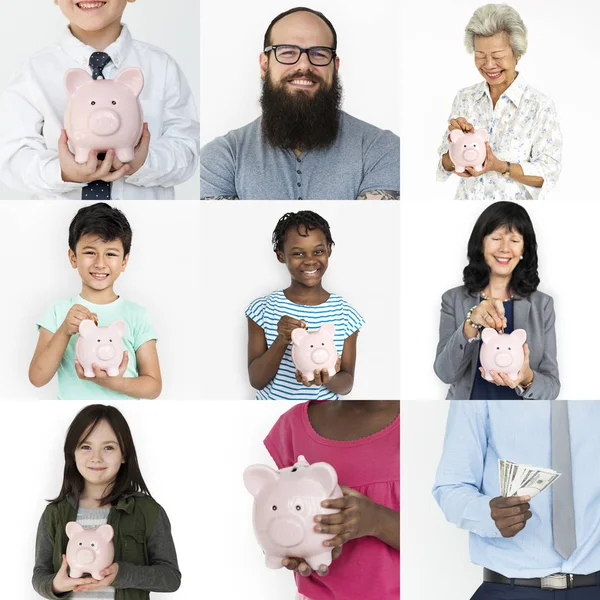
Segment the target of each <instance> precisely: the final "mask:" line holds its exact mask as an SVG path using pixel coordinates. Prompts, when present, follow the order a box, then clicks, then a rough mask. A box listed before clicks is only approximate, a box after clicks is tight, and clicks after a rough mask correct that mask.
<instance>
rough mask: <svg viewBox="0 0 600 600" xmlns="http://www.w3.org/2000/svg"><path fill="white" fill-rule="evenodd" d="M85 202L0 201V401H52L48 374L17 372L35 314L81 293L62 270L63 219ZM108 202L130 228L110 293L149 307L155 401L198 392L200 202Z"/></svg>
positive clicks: (70, 273)
mask: <svg viewBox="0 0 600 600" xmlns="http://www.w3.org/2000/svg"><path fill="white" fill-rule="evenodd" d="M85 204H88V205H89V204H92V202H73V201H71V200H64V201H56V202H48V201H44V200H38V201H27V202H19V201H3V202H0V256H3V257H4V258H5V261H4V266H3V269H2V271H3V281H4V286H3V289H4V292H3V293H2V294H1V295H0V315H2V321H3V324H2V330H3V343H2V344H0V365H2V366H3V367H0V370H1V372H2V385H1V386H0V398H6V399H17V398H47V399H51V398H56V392H57V389H58V386H57V383H56V378H54V379H53V380H52V381H51V382H50V383H49V384H48V385H46V386H45V387H43V388H39V389H38V388H35V387H34V386H33V385H31V384H30V383H29V379H28V376H27V373H28V370H29V362H30V361H31V357H32V356H33V351H34V349H35V346H36V344H37V339H38V332H37V328H36V322H37V320H38V319H40V318H41V316H42V314H43V313H44V311H45V310H46V308H47V307H49V306H50V305H52V303H53V302H54V301H56V300H57V299H60V298H72V297H74V296H76V295H77V294H79V293H80V291H81V278H80V277H79V274H78V272H77V270H76V269H73V268H71V265H70V263H69V260H68V256H67V251H68V248H69V246H68V230H69V223H70V222H71V219H72V218H73V217H74V216H75V213H76V212H77V210H78V209H79V208H81V207H83V206H84V205H85ZM111 205H112V206H116V207H117V208H119V209H120V210H122V211H123V212H124V213H125V216H126V217H127V219H128V220H129V223H130V225H131V228H132V229H133V243H132V246H131V256H130V260H129V264H128V265H127V269H126V270H125V272H124V273H122V274H121V276H120V277H119V279H118V280H117V281H116V283H115V291H116V293H117V294H119V295H122V296H123V297H124V298H126V299H127V300H130V301H132V302H135V303H137V304H140V305H141V306H143V307H145V308H147V309H148V311H149V313H150V318H151V319H152V322H153V324H154V327H155V330H156V332H157V335H158V356H159V359H160V366H161V370H162V375H163V391H162V395H161V397H162V398H168V399H170V400H173V399H195V398H198V393H199V389H200V387H201V384H200V383H199V380H198V358H199V354H200V350H199V348H198V344H199V340H202V339H203V335H202V322H201V320H200V319H198V318H197V314H198V313H197V309H198V303H199V299H200V297H201V296H202V295H206V290H205V286H204V283H203V281H202V280H201V277H200V273H201V268H200V262H199V257H200V256H203V255H202V254H201V252H200V249H199V240H198V224H199V222H200V202H189V201H185V200H180V201H167V200H165V201H157V200H152V201H146V202H111ZM9 257H11V259H10V260H9ZM203 258H204V259H206V258H207V257H206V256H205V255H204V256H203ZM213 301H214V297H213ZM241 344H242V342H241V341H240V345H241Z"/></svg>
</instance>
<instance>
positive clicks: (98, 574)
mask: <svg viewBox="0 0 600 600" xmlns="http://www.w3.org/2000/svg"><path fill="white" fill-rule="evenodd" d="M90 575H91V576H92V577H93V578H94V579H97V580H98V581H102V580H103V579H104V575H100V571H96V572H95V573H90Z"/></svg>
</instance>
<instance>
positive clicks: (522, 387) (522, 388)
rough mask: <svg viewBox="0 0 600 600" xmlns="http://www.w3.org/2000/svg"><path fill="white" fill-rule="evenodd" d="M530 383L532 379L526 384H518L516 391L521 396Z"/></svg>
mask: <svg viewBox="0 0 600 600" xmlns="http://www.w3.org/2000/svg"><path fill="white" fill-rule="evenodd" d="M532 383H533V379H532V380H531V381H530V382H529V383H528V384H527V385H518V386H517V392H518V393H519V394H520V395H521V396H522V395H523V394H524V393H525V392H526V391H527V390H528V389H529V388H530V387H531V384H532Z"/></svg>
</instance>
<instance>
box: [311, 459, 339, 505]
mask: <svg viewBox="0 0 600 600" xmlns="http://www.w3.org/2000/svg"><path fill="white" fill-rule="evenodd" d="M308 477H310V478H311V479H314V480H315V481H318V482H319V483H320V484H321V485H322V486H323V487H324V488H325V493H326V494H327V497H328V498H329V496H330V494H333V490H334V488H335V486H336V485H337V482H338V478H337V473H336V472H335V469H334V468H333V467H332V466H331V465H330V464H329V463H324V462H317V463H313V464H312V465H311V466H310V467H309V470H308Z"/></svg>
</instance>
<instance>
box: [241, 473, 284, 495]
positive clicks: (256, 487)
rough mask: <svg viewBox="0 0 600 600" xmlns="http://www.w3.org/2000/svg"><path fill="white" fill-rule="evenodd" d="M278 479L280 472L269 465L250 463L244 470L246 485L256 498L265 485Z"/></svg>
mask: <svg viewBox="0 0 600 600" xmlns="http://www.w3.org/2000/svg"><path fill="white" fill-rule="evenodd" d="M278 479H279V473H278V472H277V471H276V470H275V469H271V467H268V466H267V465H250V466H249V467H248V468H247V469H246V470H245V471H244V485H245V486H246V489H247V490H248V491H249V492H250V493H251V494H252V495H253V496H254V497H255V498H256V496H258V494H259V493H260V490H262V488H263V487H264V486H265V485H267V484H268V483H275V482H276V481H277V480H278Z"/></svg>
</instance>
